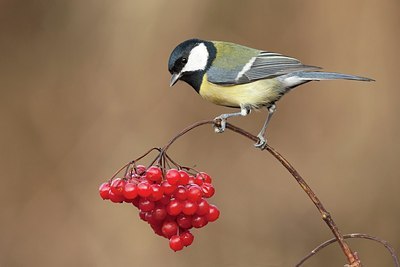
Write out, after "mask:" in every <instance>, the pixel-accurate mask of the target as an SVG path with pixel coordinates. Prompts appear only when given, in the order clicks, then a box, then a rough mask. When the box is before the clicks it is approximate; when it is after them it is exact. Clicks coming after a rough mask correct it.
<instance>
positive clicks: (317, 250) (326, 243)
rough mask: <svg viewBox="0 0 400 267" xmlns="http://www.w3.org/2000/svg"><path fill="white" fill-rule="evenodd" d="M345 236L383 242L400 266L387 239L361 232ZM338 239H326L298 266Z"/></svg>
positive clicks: (345, 236)
mask: <svg viewBox="0 0 400 267" xmlns="http://www.w3.org/2000/svg"><path fill="white" fill-rule="evenodd" d="M343 238H344V239H349V238H362V239H369V240H372V241H375V242H378V243H380V244H382V245H383V246H385V248H386V249H387V250H388V251H389V253H390V255H391V256H392V259H393V262H394V266H396V267H400V263H399V259H398V258H397V256H396V253H395V252H394V249H393V247H392V246H391V245H390V244H389V243H388V242H387V241H386V240H383V239H380V238H378V237H375V236H370V235H366V234H359V233H355V234H348V235H344V236H343ZM336 241H337V239H336V238H332V239H329V240H327V241H325V242H324V243H322V244H320V245H319V246H318V247H316V248H315V249H313V250H312V251H311V252H310V253H309V254H308V255H307V256H305V257H304V258H303V259H302V260H301V261H300V262H299V263H298V264H296V267H299V266H301V265H302V264H303V263H304V262H306V261H307V260H308V259H309V258H311V257H312V256H314V255H315V254H317V253H318V252H319V251H320V250H322V249H323V248H325V247H327V246H329V245H330V244H332V243H335V242H336Z"/></svg>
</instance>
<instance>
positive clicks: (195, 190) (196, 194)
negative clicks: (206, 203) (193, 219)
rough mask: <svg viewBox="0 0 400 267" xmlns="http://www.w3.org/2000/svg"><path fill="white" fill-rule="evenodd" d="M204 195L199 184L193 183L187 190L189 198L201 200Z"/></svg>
mask: <svg viewBox="0 0 400 267" xmlns="http://www.w3.org/2000/svg"><path fill="white" fill-rule="evenodd" d="M202 195H203V193H202V191H201V187H200V186H198V185H192V186H191V187H189V189H188V191H187V198H188V199H189V200H192V201H197V200H199V199H200V198H201V197H202Z"/></svg>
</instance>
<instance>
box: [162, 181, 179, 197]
mask: <svg viewBox="0 0 400 267" xmlns="http://www.w3.org/2000/svg"><path fill="white" fill-rule="evenodd" d="M161 186H162V188H163V189H164V194H166V195H171V194H172V193H174V191H175V189H176V185H172V184H170V183H169V182H168V181H163V182H162V183H161Z"/></svg>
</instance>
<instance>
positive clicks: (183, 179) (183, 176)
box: [178, 170, 189, 185]
mask: <svg viewBox="0 0 400 267" xmlns="http://www.w3.org/2000/svg"><path fill="white" fill-rule="evenodd" d="M179 174H180V175H181V177H180V178H179V181H178V184H181V185H187V184H188V182H189V174H188V173H187V172H185V171H183V170H180V171H179Z"/></svg>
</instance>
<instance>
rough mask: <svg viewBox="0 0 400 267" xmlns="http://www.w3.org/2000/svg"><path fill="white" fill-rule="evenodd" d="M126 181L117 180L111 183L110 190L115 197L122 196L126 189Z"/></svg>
mask: <svg viewBox="0 0 400 267" xmlns="http://www.w3.org/2000/svg"><path fill="white" fill-rule="evenodd" d="M125 183H126V182H125V180H123V179H121V178H116V179H114V180H113V181H112V182H111V185H110V189H111V191H112V192H113V193H114V195H117V196H122V193H123V191H124V187H125Z"/></svg>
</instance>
